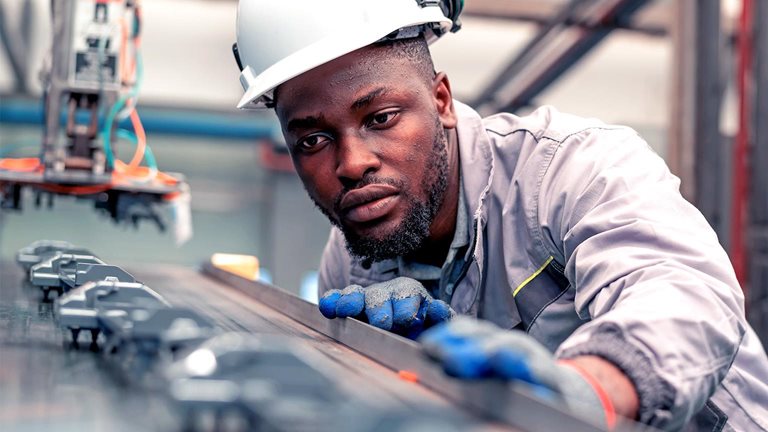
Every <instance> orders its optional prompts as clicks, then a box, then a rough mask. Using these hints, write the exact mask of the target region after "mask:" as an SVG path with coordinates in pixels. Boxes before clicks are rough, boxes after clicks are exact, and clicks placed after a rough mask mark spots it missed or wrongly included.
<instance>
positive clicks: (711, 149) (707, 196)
mask: <svg viewBox="0 0 768 432" xmlns="http://www.w3.org/2000/svg"><path fill="white" fill-rule="evenodd" d="M675 24H676V25H675V26H673V30H672V31H673V40H674V46H675V50H674V53H675V55H674V61H675V64H674V71H673V84H672V88H673V92H672V100H671V107H672V109H671V110H670V113H671V114H670V115H671V119H670V122H669V123H670V138H669V149H668V155H667V156H668V160H669V165H670V168H671V170H672V172H674V173H675V174H676V175H678V176H679V177H680V178H681V179H682V183H681V187H680V190H681V193H682V194H683V196H684V197H685V198H686V199H688V200H689V201H691V202H693V203H694V204H695V205H696V206H697V207H698V209H699V210H700V211H701V212H702V213H703V214H704V217H705V218H706V219H707V221H708V222H709V223H710V224H711V225H712V227H713V228H714V229H715V232H717V234H718V237H719V239H720V242H721V244H723V245H724V246H725V247H727V245H728V243H729V232H728V227H729V224H728V220H729V208H730V202H729V200H728V190H729V185H730V183H729V178H730V176H729V175H728V174H729V173H730V172H731V169H730V163H729V162H730V158H729V152H728V151H727V147H726V145H725V144H724V143H725V140H724V138H723V137H722V136H721V134H720V107H721V102H722V93H723V90H724V85H723V81H722V79H721V76H722V69H721V65H720V62H721V59H722V58H723V56H722V55H721V47H722V45H723V44H724V39H723V37H722V32H721V25H720V0H704V1H699V0H680V1H678V2H675Z"/></svg>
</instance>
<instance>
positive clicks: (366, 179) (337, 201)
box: [333, 174, 405, 215]
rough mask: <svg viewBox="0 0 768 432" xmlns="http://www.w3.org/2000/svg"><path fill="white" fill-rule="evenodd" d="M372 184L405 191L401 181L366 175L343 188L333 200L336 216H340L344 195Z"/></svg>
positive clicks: (403, 183)
mask: <svg viewBox="0 0 768 432" xmlns="http://www.w3.org/2000/svg"><path fill="white" fill-rule="evenodd" d="M374 184H386V185H390V186H394V187H396V188H397V189H399V190H404V189H405V182H404V181H402V180H397V179H393V178H389V177H379V176H376V175H375V174H366V175H365V176H363V178H362V179H360V181H358V182H357V183H355V184H354V185H352V187H344V189H342V190H341V192H339V194H338V195H336V197H335V198H334V199H333V211H334V213H336V214H337V215H340V214H341V213H342V210H341V200H342V199H344V195H346V194H347V193H348V192H349V191H352V190H355V189H360V188H362V187H365V186H369V185H374Z"/></svg>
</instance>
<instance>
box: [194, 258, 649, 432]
mask: <svg viewBox="0 0 768 432" xmlns="http://www.w3.org/2000/svg"><path fill="white" fill-rule="evenodd" d="M202 271H203V273H204V274H206V275H208V276H210V277H212V278H214V279H216V280H219V281H221V282H224V283H225V284H227V285H228V286H230V287H232V288H234V289H237V290H238V291H240V292H242V293H244V294H246V295H248V296H249V297H251V298H253V299H255V300H257V301H259V302H261V303H263V304H265V305H267V306H269V307H270V308H272V309H274V310H276V311H278V312H280V313H282V314H284V315H286V316H288V317H290V318H291V319H293V320H295V321H297V322H299V323H300V324H302V325H305V326H307V327H309V328H311V329H313V330H315V331H317V332H319V333H322V334H324V335H326V336H328V337H331V338H333V339H335V340H336V341H338V342H340V343H342V344H344V345H346V346H348V347H350V348H352V349H354V350H355V351H357V352H359V353H361V354H363V355H365V356H367V357H369V358H371V359H373V360H374V361H376V362H378V363H380V364H382V365H383V366H386V367H388V368H390V369H392V370H394V371H401V370H407V371H410V372H414V373H416V374H417V376H418V377H419V383H420V384H422V385H423V386H425V387H427V388H430V389H432V390H433V391H435V392H437V393H439V394H441V395H443V396H444V397H446V398H447V399H450V400H452V401H454V402H456V403H458V404H461V405H462V406H464V407H467V408H468V409H470V410H471V411H473V412H476V413H478V414H480V415H483V416H487V417H491V418H493V419H496V420H499V421H503V422H506V423H508V424H510V425H512V426H515V427H518V428H520V429H523V430H526V431H551V430H561V429H562V428H563V426H564V425H568V430H569V431H573V432H579V431H599V430H601V428H600V427H598V426H596V425H593V424H591V423H589V422H588V421H587V420H584V419H581V418H578V417H575V416H574V415H573V414H571V413H569V412H566V411H564V410H563V409H562V408H561V407H559V406H557V405H555V404H554V403H552V402H549V401H545V400H543V399H541V398H538V397H536V396H535V395H534V394H533V393H532V391H531V389H530V387H528V386H527V385H525V384H522V383H512V384H507V383H503V382H501V381H495V380H484V381H474V382H473V381H460V380H456V379H452V378H450V377H448V376H447V375H445V374H444V373H443V372H442V371H441V370H440V368H439V367H438V366H437V365H436V364H435V363H434V362H432V361H431V360H429V359H428V358H427V357H426V356H425V355H424V353H423V352H422V350H421V348H420V347H419V345H418V344H417V343H416V342H414V341H411V340H409V339H405V338H403V337H401V336H398V335H395V334H393V333H389V332H386V331H383V330H380V329H378V328H376V327H373V326H370V325H368V324H366V323H363V322H361V321H357V320H355V319H336V320H329V319H326V318H325V317H323V316H322V315H321V314H320V312H319V311H318V309H317V305H314V304H312V303H309V302H307V301H305V300H303V299H301V298H299V297H296V296H295V295H293V294H291V293H289V292H287V291H283V290H282V289H280V288H277V287H275V286H272V285H268V284H264V283H261V282H257V281H251V280H248V279H245V278H243V277H240V276H238V275H235V274H233V273H229V272H227V271H225V270H222V269H219V268H217V267H215V266H214V265H212V264H211V263H210V262H207V263H204V264H203V267H202ZM616 430H627V431H630V430H639V428H637V427H636V426H635V425H634V424H632V423H630V422H626V423H624V424H622V425H621V427H620V428H619V429H616ZM643 430H647V429H643Z"/></svg>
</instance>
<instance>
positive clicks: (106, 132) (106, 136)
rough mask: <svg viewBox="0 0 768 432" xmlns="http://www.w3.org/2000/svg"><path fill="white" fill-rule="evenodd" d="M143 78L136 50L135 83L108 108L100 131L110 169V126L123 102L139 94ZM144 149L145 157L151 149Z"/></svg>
mask: <svg viewBox="0 0 768 432" xmlns="http://www.w3.org/2000/svg"><path fill="white" fill-rule="evenodd" d="M143 80H144V63H143V60H142V58H141V54H139V53H138V52H137V53H136V83H135V84H134V86H133V89H131V91H130V92H129V93H126V94H125V95H123V96H121V97H120V98H119V99H118V100H117V101H116V102H115V104H114V105H112V109H110V110H109V114H107V118H106V119H105V121H104V127H103V128H102V132H101V139H102V141H103V142H104V155H105V156H106V158H107V166H108V167H109V168H111V169H114V167H115V154H114V153H113V152H112V136H111V135H112V126H113V125H114V123H115V117H116V116H117V114H118V113H119V112H120V111H121V110H122V109H123V106H125V103H126V102H127V101H128V99H130V98H132V97H135V96H137V95H138V94H139V89H140V88H141V84H142V82H143ZM146 149H147V150H146V151H145V157H146V155H147V154H149V153H151V152H152V150H150V148H149V146H147V147H146ZM148 159H149V158H147V163H149V160H148Z"/></svg>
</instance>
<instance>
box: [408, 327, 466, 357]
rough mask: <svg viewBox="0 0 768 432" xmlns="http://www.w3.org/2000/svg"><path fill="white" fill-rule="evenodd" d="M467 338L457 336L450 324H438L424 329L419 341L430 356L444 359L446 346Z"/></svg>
mask: <svg viewBox="0 0 768 432" xmlns="http://www.w3.org/2000/svg"><path fill="white" fill-rule="evenodd" d="M464 339H465V338H463V337H459V336H457V335H456V334H455V333H454V332H453V331H452V329H451V325H450V324H447V323H446V324H438V325H436V326H434V327H431V328H429V329H427V330H426V331H424V333H422V334H421V336H420V337H419V342H420V343H421V345H422V348H423V349H424V351H425V352H426V353H427V355H429V356H430V357H432V358H434V359H436V360H438V361H442V359H443V353H444V347H448V346H450V345H456V344H459V343H462V341H463V340H464Z"/></svg>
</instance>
